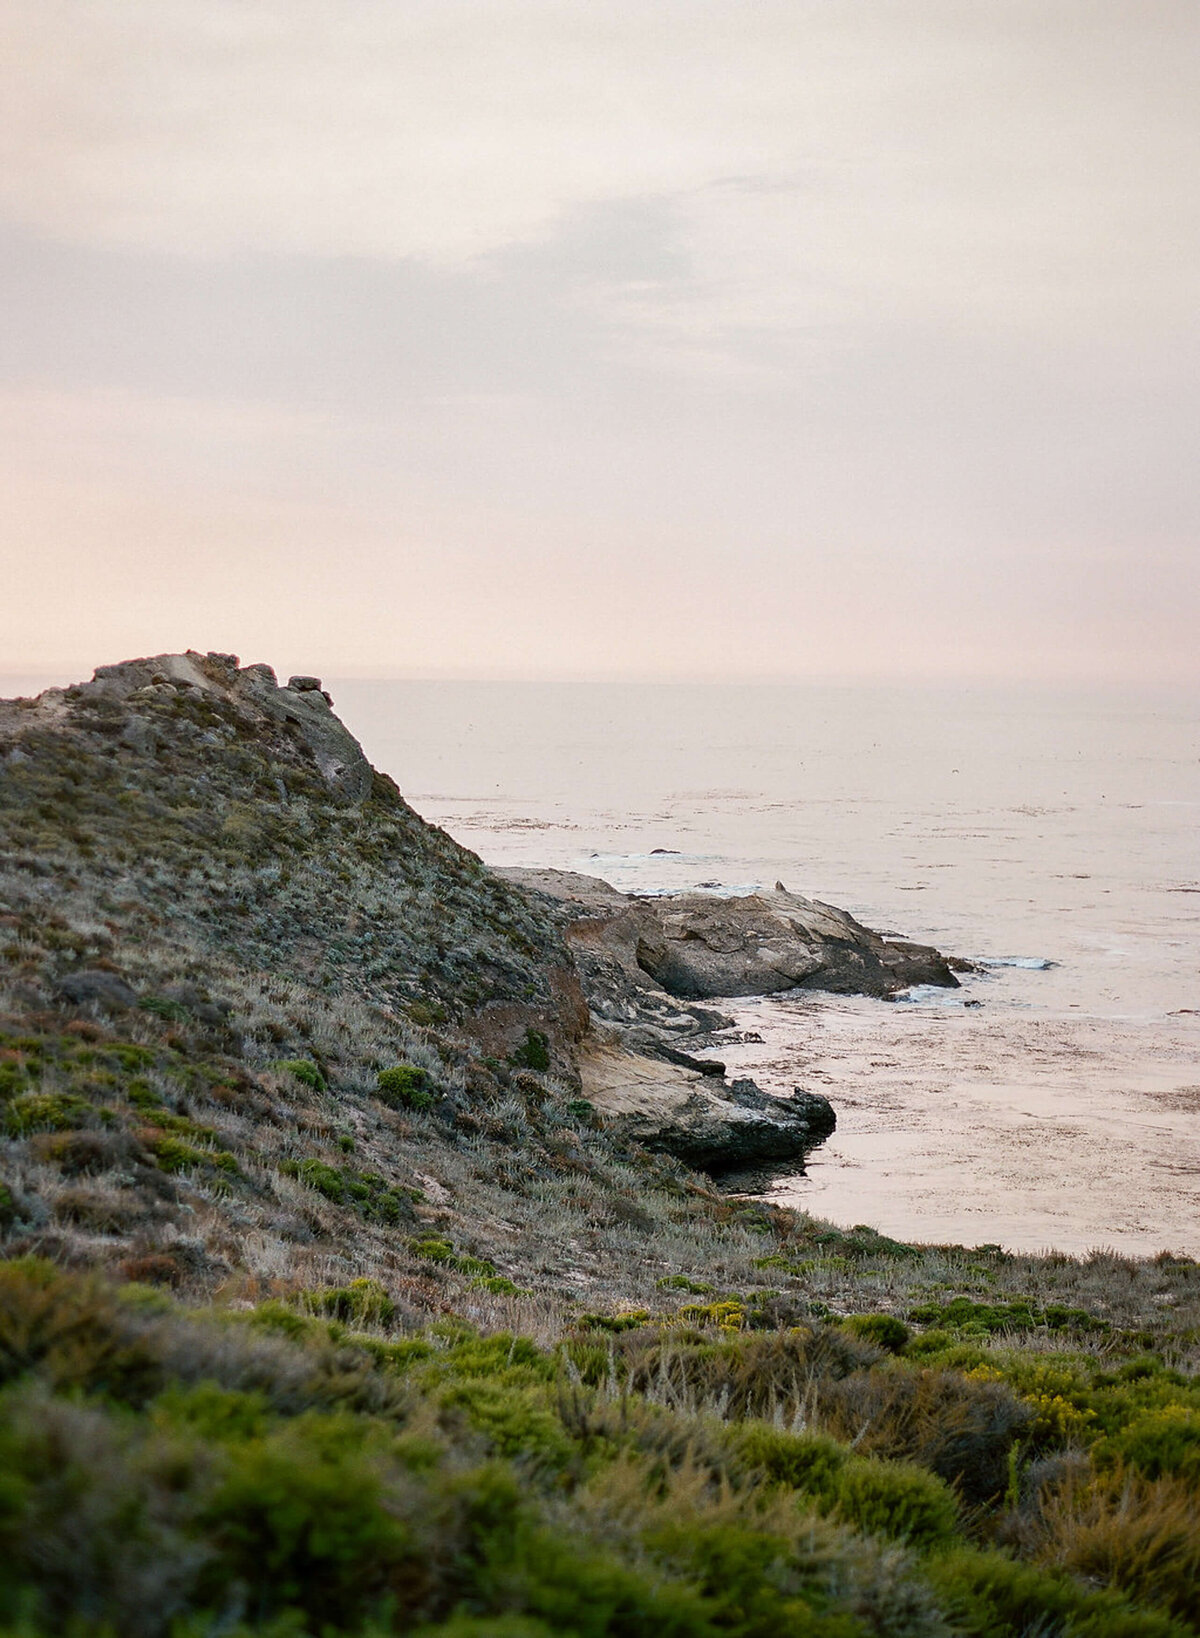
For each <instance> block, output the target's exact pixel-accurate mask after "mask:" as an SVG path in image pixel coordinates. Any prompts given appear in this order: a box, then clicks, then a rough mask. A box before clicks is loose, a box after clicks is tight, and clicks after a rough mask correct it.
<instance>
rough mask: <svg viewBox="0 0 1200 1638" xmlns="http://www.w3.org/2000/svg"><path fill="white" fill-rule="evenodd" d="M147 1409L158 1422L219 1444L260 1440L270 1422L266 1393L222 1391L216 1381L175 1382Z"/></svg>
mask: <svg viewBox="0 0 1200 1638" xmlns="http://www.w3.org/2000/svg"><path fill="white" fill-rule="evenodd" d="M147 1409H148V1411H149V1414H150V1417H151V1420H152V1421H154V1422H156V1423H159V1424H166V1425H168V1426H171V1427H174V1428H181V1429H187V1430H188V1431H189V1432H192V1433H196V1434H198V1435H199V1436H200V1437H201V1438H203V1439H212V1440H216V1441H218V1442H221V1441H225V1440H229V1439H233V1440H239V1439H254V1438H258V1437H259V1436H260V1435H262V1434H263V1433H265V1432H266V1430H267V1424H268V1421H269V1419H270V1413H269V1407H268V1405H267V1400H266V1396H265V1395H264V1394H261V1393H255V1392H246V1391H244V1390H239V1389H236V1388H222V1387H219V1386H218V1385H217V1384H216V1383H215V1382H197V1383H196V1384H195V1385H194V1386H193V1387H184V1386H183V1385H182V1384H181V1383H178V1382H173V1383H171V1385H170V1386H169V1387H166V1388H164V1389H163V1391H162V1393H160V1394H159V1395H158V1396H157V1398H155V1399H153V1400H152V1401H151V1402H150V1404H149V1406H148V1407H147Z"/></svg>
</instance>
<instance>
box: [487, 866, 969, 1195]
mask: <svg viewBox="0 0 1200 1638" xmlns="http://www.w3.org/2000/svg"><path fill="white" fill-rule="evenodd" d="M500 874H501V875H504V876H506V877H507V879H508V880H509V881H510V882H512V883H514V884H515V885H518V886H520V887H522V888H524V889H525V891H526V892H528V893H530V894H531V895H532V896H533V897H534V898H535V900H536V901H537V902H539V903H541V904H542V905H544V906H545V907H546V909H547V910H548V912H549V913H550V914H552V915H553V916H554V917H555V919H556V920H557V922H558V925H559V927H560V929H561V930H562V933H563V936H564V938H565V940H566V943H567V946H568V948H569V949H570V951H571V953H572V955H573V956H574V958H575V963H576V966H577V968H578V969H579V973H580V977H581V979H582V982H583V988H584V993H585V995H586V997H587V1001H588V1005H589V1007H590V1008H591V1011H592V1015H593V1018H594V1019H595V1020H596V1021H597V1023H598V1024H599V1025H600V1026H601V1031H602V1033H601V1034H600V1035H599V1036H598V1037H597V1036H596V1035H593V1037H592V1038H591V1046H590V1047H589V1049H588V1050H587V1051H585V1054H584V1056H583V1058H582V1059H581V1062H580V1073H581V1075H582V1078H583V1085H584V1092H585V1095H586V1096H587V1097H588V1098H589V1099H590V1100H591V1101H592V1103H593V1104H594V1105H595V1106H596V1108H597V1109H598V1110H600V1111H601V1113H602V1114H603V1115H604V1116H605V1117H606V1118H607V1119H608V1120H610V1121H612V1122H614V1123H615V1124H616V1125H618V1126H619V1127H620V1128H621V1129H622V1130H623V1131H625V1132H626V1133H627V1134H628V1135H629V1136H630V1137H634V1138H636V1139H637V1140H638V1141H639V1142H641V1143H643V1144H645V1145H646V1146H647V1147H648V1148H655V1149H662V1150H665V1151H667V1152H669V1153H670V1154H673V1155H676V1156H677V1157H678V1158H679V1159H681V1160H685V1161H687V1162H688V1164H690V1165H693V1166H699V1167H700V1168H701V1169H703V1170H705V1171H710V1172H728V1171H735V1170H741V1169H743V1168H746V1167H753V1166H756V1165H761V1164H763V1163H764V1162H772V1163H778V1162H782V1161H792V1162H802V1160H803V1156H804V1155H805V1154H806V1153H807V1152H808V1151H809V1150H810V1149H812V1148H814V1147H816V1145H817V1144H818V1143H820V1142H822V1141H823V1140H824V1139H825V1138H826V1137H827V1136H828V1135H829V1133H830V1132H831V1131H832V1130H833V1127H834V1119H835V1117H834V1114H833V1110H832V1109H831V1107H830V1105H829V1103H828V1101H827V1100H826V1099H825V1098H823V1097H821V1096H819V1095H818V1094H815V1093H808V1092H804V1091H802V1090H801V1089H799V1088H797V1089H795V1090H794V1091H793V1093H792V1095H791V1097H790V1098H777V1097H772V1096H769V1095H768V1094H766V1093H764V1092H762V1091H760V1090H759V1088H758V1087H757V1086H755V1084H754V1082H753V1081H746V1080H743V1081H735V1082H734V1083H733V1084H732V1085H729V1084H728V1083H727V1082H726V1081H725V1078H724V1065H723V1064H722V1063H720V1062H719V1061H718V1060H716V1059H713V1058H711V1057H708V1056H699V1055H698V1054H701V1053H705V1052H706V1050H707V1046H708V1043H709V1041H710V1040H711V1038H712V1036H713V1035H714V1033H715V1032H719V1031H720V1030H721V1029H723V1028H728V1027H729V1026H730V1025H731V1024H732V1020H731V1019H730V1018H728V1017H727V1016H725V1015H724V1014H723V1013H721V1012H719V1011H717V1010H715V1009H714V1008H712V1007H710V1006H707V1005H704V1004H703V1003H705V1002H708V1001H711V1000H718V1001H719V1000H721V999H724V998H727V997H730V996H738V995H743V996H744V995H773V994H779V993H781V992H784V991H787V990H796V989H821V990H829V991H833V992H835V993H840V994H847V993H850V994H860V995H875V996H890V995H895V994H896V993H898V992H899V991H900V990H902V989H905V988H907V987H908V986H909V985H912V984H942V985H946V986H948V987H954V986H956V985H957V983H958V980H957V979H956V978H955V976H954V973H953V971H952V970H951V966H950V963H949V962H948V961H947V960H946V958H945V957H943V956H942V955H941V954H940V953H939V952H938V951H937V950H934V949H931V948H929V947H928V946H925V945H920V944H910V943H907V942H904V941H901V940H897V939H889V938H884V937H883V936H882V935H881V934H879V933H875V932H872V930H871V929H870V928H869V927H864V926H863V925H862V923H861V922H858V921H856V920H855V919H854V917H853V916H850V915H848V914H847V913H846V912H845V911H844V910H837V909H835V908H834V907H833V906H832V905H828V904H821V903H820V902H818V901H817V900H814V899H806V898H802V897H801V896H800V895H799V894H796V893H789V892H787V890H786V889H785V888H784V887H783V886H782V885H781V884H780V885H777V886H776V888H775V891H774V892H771V893H761V892H760V893H754V894H748V895H744V896H742V897H739V898H724V897H719V896H717V895H715V894H705V893H681V894H671V895H666V896H663V897H654V898H639V897H635V896H633V895H631V894H627V893H620V892H618V891H617V889H616V888H614V887H611V886H610V885H609V884H608V883H607V882H605V881H601V880H599V879H598V878H597V877H594V876H584V875H578V874H575V873H573V872H570V871H562V870H529V869H506V870H502V871H501V872H500Z"/></svg>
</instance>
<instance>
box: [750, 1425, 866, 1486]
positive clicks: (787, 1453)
mask: <svg viewBox="0 0 1200 1638" xmlns="http://www.w3.org/2000/svg"><path fill="white" fill-rule="evenodd" d="M736 1449H737V1450H738V1452H739V1454H740V1455H741V1456H742V1458H743V1460H745V1461H746V1462H748V1463H749V1464H750V1466H752V1467H757V1468H761V1469H762V1471H763V1472H764V1473H766V1474H768V1475H769V1477H770V1478H772V1479H774V1480H775V1481H776V1483H777V1484H786V1485H788V1486H790V1487H791V1489H793V1490H799V1491H801V1492H802V1493H803V1494H804V1495H806V1496H812V1497H814V1498H816V1499H818V1500H824V1501H826V1502H828V1503H832V1502H833V1501H834V1500H835V1498H836V1497H837V1494H838V1484H839V1482H840V1479H841V1474H842V1470H843V1468H844V1467H845V1465H846V1462H847V1461H848V1460H849V1451H848V1450H847V1448H846V1447H845V1446H844V1445H839V1444H838V1442H837V1440H836V1439H828V1438H826V1437H825V1436H824V1435H822V1434H819V1433H784V1432H783V1431H782V1429H779V1428H773V1427H771V1426H769V1425H768V1424H767V1423H766V1422H752V1423H749V1424H747V1425H746V1426H745V1430H744V1431H743V1432H741V1433H740V1434H739V1435H738V1437H737V1440H736Z"/></svg>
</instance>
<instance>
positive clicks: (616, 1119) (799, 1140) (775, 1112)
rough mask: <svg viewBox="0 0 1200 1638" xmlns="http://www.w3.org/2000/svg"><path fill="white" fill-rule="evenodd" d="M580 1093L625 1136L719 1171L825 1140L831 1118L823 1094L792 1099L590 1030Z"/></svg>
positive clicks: (793, 1155)
mask: <svg viewBox="0 0 1200 1638" xmlns="http://www.w3.org/2000/svg"><path fill="white" fill-rule="evenodd" d="M579 1068H580V1076H581V1079H582V1082H583V1093H584V1096H585V1097H586V1098H587V1099H588V1100H589V1101H590V1102H591V1103H592V1104H594V1105H595V1107H596V1109H597V1110H599V1112H600V1113H601V1114H602V1115H603V1116H604V1117H605V1118H606V1119H607V1120H608V1121H609V1122H610V1123H612V1124H613V1125H614V1126H615V1127H617V1128H618V1129H619V1130H620V1131H622V1132H623V1133H625V1135H626V1136H628V1137H631V1138H634V1139H636V1141H637V1142H639V1143H642V1144H644V1145H645V1146H646V1147H647V1148H648V1149H658V1150H661V1151H663V1152H664V1153H667V1154H672V1155H675V1156H676V1158H677V1159H679V1160H683V1161H685V1162H686V1163H687V1164H688V1165H690V1166H696V1167H699V1168H700V1170H702V1171H707V1172H712V1173H715V1174H718V1175H719V1174H720V1173H722V1172H727V1171H736V1170H741V1169H743V1168H746V1167H753V1166H755V1165H760V1164H762V1163H763V1162H765V1161H774V1162H777V1161H793V1162H796V1163H797V1165H798V1166H799V1168H800V1169H802V1163H803V1158H804V1156H805V1154H807V1153H808V1151H809V1150H810V1149H813V1148H815V1147H816V1146H817V1144H818V1143H820V1142H822V1141H823V1140H824V1139H825V1138H827V1137H828V1136H829V1134H830V1132H832V1131H833V1129H834V1126H835V1124H836V1117H835V1115H834V1112H833V1109H832V1107H831V1106H830V1104H829V1101H828V1099H827V1098H824V1097H822V1096H821V1095H820V1094H819V1093H816V1092H801V1091H799V1090H797V1091H796V1092H794V1093H793V1094H792V1096H791V1097H790V1098H774V1097H770V1096H768V1094H767V1093H765V1092H760V1091H759V1089H758V1087H756V1086H755V1084H754V1082H753V1081H734V1083H733V1084H732V1086H729V1085H726V1084H725V1083H724V1082H723V1081H719V1080H716V1079H714V1078H713V1077H711V1076H708V1075H703V1074H697V1073H696V1072H694V1071H692V1070H688V1069H685V1068H683V1067H682V1066H680V1065H677V1064H674V1063H667V1062H662V1061H661V1060H656V1059H653V1058H646V1057H640V1056H635V1055H633V1054H632V1053H630V1052H627V1051H625V1050H624V1049H623V1048H622V1047H621V1045H620V1044H619V1041H618V1040H616V1039H614V1038H611V1037H610V1038H608V1039H605V1038H604V1037H603V1036H601V1035H599V1034H594V1035H593V1036H592V1037H590V1039H589V1040H588V1041H587V1042H585V1043H584V1048H583V1050H582V1052H581V1055H580V1062H579Z"/></svg>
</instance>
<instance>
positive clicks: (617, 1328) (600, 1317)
mask: <svg viewBox="0 0 1200 1638" xmlns="http://www.w3.org/2000/svg"><path fill="white" fill-rule="evenodd" d="M575 1323H576V1325H577V1326H578V1327H579V1329H580V1330H581V1331H609V1332H611V1333H612V1334H613V1335H614V1336H619V1335H620V1333H621V1332H622V1331H637V1330H639V1329H640V1328H641V1327H642V1326H643V1325H649V1323H650V1310H649V1309H648V1308H631V1309H629V1310H628V1311H627V1312H626V1313H624V1314H580V1316H579V1318H578V1319H577V1320H576V1321H575Z"/></svg>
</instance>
